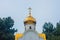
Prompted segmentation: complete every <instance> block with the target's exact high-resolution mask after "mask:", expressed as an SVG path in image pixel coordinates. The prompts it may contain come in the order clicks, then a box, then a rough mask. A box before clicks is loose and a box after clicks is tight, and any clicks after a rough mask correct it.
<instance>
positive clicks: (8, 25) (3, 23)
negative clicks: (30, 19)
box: [0, 17, 17, 40]
mask: <svg viewBox="0 0 60 40" xmlns="http://www.w3.org/2000/svg"><path fill="white" fill-rule="evenodd" d="M13 25H14V20H13V19H12V18H11V17H7V18H0V40H15V37H14V33H15V32H16V31H17V30H15V29H14V28H13Z"/></svg>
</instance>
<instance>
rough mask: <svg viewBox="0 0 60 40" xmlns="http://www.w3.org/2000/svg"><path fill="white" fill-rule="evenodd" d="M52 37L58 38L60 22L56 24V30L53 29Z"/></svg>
mask: <svg viewBox="0 0 60 40" xmlns="http://www.w3.org/2000/svg"><path fill="white" fill-rule="evenodd" d="M54 35H55V36H60V22H58V23H57V24H56V28H55V31H54Z"/></svg>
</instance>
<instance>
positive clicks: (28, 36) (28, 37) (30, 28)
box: [15, 8, 46, 40]
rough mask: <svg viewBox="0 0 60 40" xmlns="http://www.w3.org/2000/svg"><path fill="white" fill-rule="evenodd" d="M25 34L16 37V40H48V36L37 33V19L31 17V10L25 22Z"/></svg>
mask: <svg viewBox="0 0 60 40" xmlns="http://www.w3.org/2000/svg"><path fill="white" fill-rule="evenodd" d="M24 27H25V31H24V33H22V34H21V33H19V34H16V35H15V40H46V35H45V34H43V33H38V32H37V31H36V19H35V18H34V17H33V16H32V15H31V8H29V16H28V17H26V18H25V20H24Z"/></svg>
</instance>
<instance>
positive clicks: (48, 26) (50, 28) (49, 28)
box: [43, 22, 54, 39]
mask: <svg viewBox="0 0 60 40" xmlns="http://www.w3.org/2000/svg"><path fill="white" fill-rule="evenodd" d="M53 31H54V27H53V24H52V23H50V22H49V23H45V24H44V25H43V33H45V34H46V38H47V39H48V38H49V39H50V37H51V36H52V33H53Z"/></svg>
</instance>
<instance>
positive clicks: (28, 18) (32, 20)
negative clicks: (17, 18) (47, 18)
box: [24, 8, 36, 23]
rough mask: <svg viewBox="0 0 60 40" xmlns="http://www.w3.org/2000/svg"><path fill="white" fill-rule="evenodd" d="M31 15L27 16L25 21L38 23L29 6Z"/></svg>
mask: <svg viewBox="0 0 60 40" xmlns="http://www.w3.org/2000/svg"><path fill="white" fill-rule="evenodd" d="M29 10H30V11H29V16H28V17H27V18H25V20H24V23H36V19H35V18H33V17H32V15H31V8H29Z"/></svg>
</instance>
